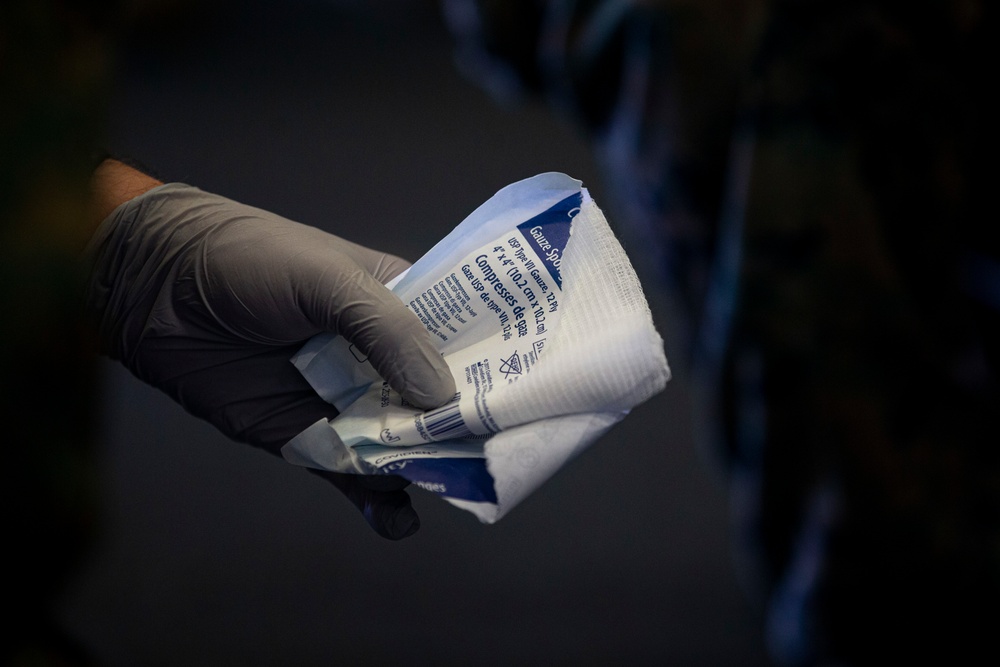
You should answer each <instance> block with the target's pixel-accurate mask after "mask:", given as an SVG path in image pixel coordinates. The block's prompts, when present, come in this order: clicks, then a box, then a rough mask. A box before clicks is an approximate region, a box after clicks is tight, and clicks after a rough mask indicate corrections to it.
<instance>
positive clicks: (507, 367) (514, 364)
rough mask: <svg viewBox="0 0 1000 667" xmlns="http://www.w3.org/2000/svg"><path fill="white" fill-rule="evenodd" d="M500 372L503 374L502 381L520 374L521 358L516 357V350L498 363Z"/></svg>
mask: <svg viewBox="0 0 1000 667" xmlns="http://www.w3.org/2000/svg"><path fill="white" fill-rule="evenodd" d="M500 372H501V373H503V376H504V379H507V378H509V377H510V376H511V375H520V374H521V357H519V356H517V351H516V350H515V351H514V354H512V355H510V356H509V357H508V358H506V359H504V360H503V361H501V362H500Z"/></svg>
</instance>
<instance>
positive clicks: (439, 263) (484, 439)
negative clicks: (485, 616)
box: [282, 173, 670, 523]
mask: <svg viewBox="0 0 1000 667" xmlns="http://www.w3.org/2000/svg"><path fill="white" fill-rule="evenodd" d="M390 287H391V289H392V291H393V292H394V293H395V294H396V295H397V296H398V297H399V298H400V299H402V301H403V303H404V304H406V305H407V307H408V308H409V309H410V310H411V311H412V312H413V313H414V314H415V315H416V316H417V317H418V318H420V320H421V322H423V324H424V326H426V328H427V330H428V331H429V332H430V333H431V335H432V337H433V338H434V340H435V341H436V343H437V345H438V348H439V350H440V352H441V354H442V355H443V356H444V359H445V360H446V361H447V363H448V366H449V368H450V369H451V371H452V374H453V375H454V377H455V383H456V386H457V388H458V393H457V394H456V395H455V397H454V398H453V399H452V400H451V401H450V402H449V403H447V404H445V405H443V406H441V407H439V408H436V409H433V410H428V411H421V410H419V409H417V408H414V407H412V406H410V405H409V404H407V403H406V402H405V401H404V400H403V399H402V398H401V397H400V395H399V394H397V393H396V392H394V391H393V390H392V389H390V388H389V386H388V384H387V383H385V382H384V381H383V380H382V379H381V378H380V377H378V375H377V374H376V372H375V371H374V370H373V368H372V367H371V365H370V364H369V363H368V362H367V361H366V359H365V357H364V356H363V355H362V354H361V353H360V352H359V351H358V350H357V349H355V348H353V347H352V346H351V345H349V344H348V343H347V342H346V341H345V340H344V339H343V338H340V337H337V336H333V335H329V334H323V335H320V336H316V337H315V338H313V339H312V340H310V341H309V342H308V343H307V344H306V345H305V346H304V347H303V348H302V349H301V350H300V351H299V353H298V354H296V355H295V357H294V358H293V359H292V361H293V363H294V364H295V366H296V367H297V368H298V369H299V370H300V371H301V372H302V374H303V376H304V377H305V378H306V380H308V381H309V383H310V384H311V385H312V386H313V388H314V389H315V390H316V391H317V392H318V393H319V395H320V396H322V397H323V399H324V400H326V401H328V402H329V403H332V404H333V405H334V406H335V407H336V408H337V410H339V411H340V414H339V415H338V416H337V417H336V418H335V419H333V420H330V421H329V422H327V421H325V420H324V421H320V422H318V423H316V424H314V425H313V426H312V427H310V428H308V429H306V430H305V431H303V432H302V433H301V434H299V435H298V436H296V437H295V438H294V439H293V440H291V441H290V442H289V443H288V444H287V445H285V446H284V448H283V449H282V454H283V456H284V457H285V459H286V460H287V461H289V462H291V463H294V464H297V465H302V466H309V467H313V468H320V469H324V470H333V471H337V472H345V473H358V474H368V475H372V474H394V475H400V476H402V477H404V478H406V479H408V480H410V481H411V482H413V483H414V484H416V485H418V486H419V487H421V488H424V489H427V490H429V491H432V492H435V493H437V494H438V495H440V496H441V497H443V498H445V499H446V500H447V501H449V502H450V503H452V504H454V505H456V506H458V507H461V508H464V509H466V510H469V511H470V512H472V513H473V514H475V515H476V516H477V517H479V519H480V520H482V521H485V522H490V523H492V522H494V521H496V520H498V519H499V518H500V517H502V516H503V515H504V514H506V513H507V512H508V511H510V510H511V509H512V508H513V507H514V506H516V505H517V504H518V503H519V502H520V501H521V500H523V499H524V498H526V497H527V496H528V495H530V494H531V493H532V492H533V491H534V490H535V489H537V488H538V487H539V486H540V485H541V484H542V483H543V482H545V481H546V480H547V479H548V478H549V477H551V476H552V475H553V474H554V473H555V472H556V471H557V470H559V468H561V467H562V466H563V465H565V464H566V463H567V462H568V461H569V460H570V459H572V458H573V457H574V456H576V455H577V454H579V453H580V452H581V451H583V450H584V449H585V448H586V447H587V446H589V445H590V444H592V443H593V442H594V441H595V440H596V439H597V438H598V437H600V436H601V435H602V434H603V433H605V432H606V431H607V430H608V429H609V428H611V427H612V426H613V425H614V424H616V423H617V422H618V421H620V420H621V419H622V418H624V417H625V415H627V414H628V412H629V410H630V409H631V408H633V407H635V406H636V405H638V404H640V403H642V402H643V401H645V400H647V399H648V398H650V397H651V396H653V395H655V394H656V393H658V392H660V391H662V390H663V388H664V386H665V385H666V382H667V380H668V379H669V377H670V371H669V368H668V366H667V360H666V357H665V355H664V351H663V341H662V339H661V338H660V335H659V334H658V333H657V331H656V329H655V327H654V326H653V321H652V317H651V316H650V312H649V307H648V305H647V303H646V299H645V297H644V296H643V293H642V288H641V286H640V284H639V280H638V278H637V277H636V275H635V271H634V270H633V269H632V265H631V263H630V262H629V260H628V257H627V256H626V255H625V251H624V250H623V249H622V247H621V245H620V244H619V243H618V241H617V239H615V237H614V234H613V233H612V231H611V229H610V228H609V226H608V224H607V221H606V220H605V218H604V215H603V214H602V213H601V210H600V209H599V208H598V207H597V205H596V204H595V203H594V201H593V200H592V199H591V197H590V195H589V193H588V192H587V190H586V188H584V187H582V183H581V182H580V181H577V180H575V179H572V178H570V177H569V176H566V175H564V174H559V173H546V174H540V175H538V176H535V177H533V178H529V179H526V180H523V181H520V182H517V183H514V184H512V185H509V186H507V187H506V188H504V189H503V190H501V191H500V192H498V193H497V194H496V195H494V196H493V197H492V198H491V199H490V200H489V201H487V202H486V203H485V204H483V205H482V206H480V207H479V208H478V209H476V210H475V211H474V212H473V213H472V214H471V215H470V216H469V217H468V218H466V219H465V220H464V221H463V222H462V223H461V224H460V225H459V226H458V227H456V228H455V229H454V230H453V231H452V232H451V233H450V234H449V235H448V236H447V237H445V238H444V239H443V240H442V241H441V242H440V243H438V244H437V245H436V246H434V248H432V249H431V250H430V252H428V253H427V254H426V255H424V256H423V257H422V258H420V259H419V260H418V261H417V262H416V263H415V264H414V265H413V266H412V267H410V269H409V270H408V271H407V272H406V273H405V274H403V275H402V276H400V277H399V278H397V280H396V281H395V282H394V283H390Z"/></svg>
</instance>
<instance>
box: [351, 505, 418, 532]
mask: <svg viewBox="0 0 1000 667" xmlns="http://www.w3.org/2000/svg"><path fill="white" fill-rule="evenodd" d="M364 515H365V520H367V521H368V525H370V526H371V527H372V529H374V530H375V532H376V533H378V534H379V535H381V536H382V537H384V538H386V539H389V540H393V541H396V540H402V539H404V538H407V537H409V536H411V535H413V534H414V533H416V532H417V531H418V530H420V516H419V515H418V514H417V512H416V510H414V509H413V506H412V505H410V504H409V503H404V504H400V505H394V504H390V503H368V505H367V506H366V507H365V511H364Z"/></svg>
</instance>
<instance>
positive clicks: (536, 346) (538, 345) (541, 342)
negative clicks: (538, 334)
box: [531, 338, 545, 359]
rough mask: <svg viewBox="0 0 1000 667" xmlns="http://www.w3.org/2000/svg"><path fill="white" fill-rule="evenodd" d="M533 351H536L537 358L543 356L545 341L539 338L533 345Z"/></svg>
mask: <svg viewBox="0 0 1000 667" xmlns="http://www.w3.org/2000/svg"><path fill="white" fill-rule="evenodd" d="M531 347H532V349H534V350H535V358H536V359H537V358H538V357H539V356H541V354H542V350H543V349H545V339H544V338H539V339H538V340H536V341H535V342H534V343H532V344H531Z"/></svg>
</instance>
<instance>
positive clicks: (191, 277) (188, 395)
mask: <svg viewBox="0 0 1000 667" xmlns="http://www.w3.org/2000/svg"><path fill="white" fill-rule="evenodd" d="M90 258H91V260H92V261H93V263H94V270H93V273H92V278H91V285H90V289H89V293H88V299H89V306H90V308H91V309H92V310H93V311H94V312H95V313H96V314H97V316H98V317H99V325H100V333H101V341H102V346H103V347H104V351H105V352H106V353H107V354H109V356H111V357H113V358H116V359H120V360H121V361H122V362H123V363H124V364H125V366H127V367H128V368H129V369H130V370H131V371H132V372H133V373H134V374H135V375H136V376H137V377H139V378H140V379H141V380H143V381H145V382H147V383H149V384H151V385H153V386H155V387H158V388H159V389H161V390H163V391H164V392H166V393H167V394H168V395H170V396H171V397H172V398H174V399H175V400H176V401H178V402H179V403H180V404H181V405H182V406H184V408H185V409H186V410H187V411H188V412H190V413H192V414H194V415H195V416H198V417H201V418H203V419H206V420H208V421H209V422H211V423H212V424H214V425H215V426H216V427H217V428H219V429H220V430H221V431H222V432H223V433H225V434H226V435H228V436H230V437H232V438H234V439H236V440H239V441H242V442H247V443H250V444H253V445H257V446H260V447H263V448H265V449H267V450H269V451H271V452H273V453H276V454H277V453H278V451H279V449H280V448H281V446H282V445H284V444H285V443H286V442H287V441H288V440H290V439H291V438H293V437H294V436H295V435H297V434H298V433H299V432H300V431H302V430H303V429H305V428H306V427H308V426H310V425H312V424H313V423H315V422H316V421H318V420H320V419H329V418H332V417H334V416H336V414H337V413H336V410H335V409H334V408H333V407H332V406H331V405H329V404H327V403H325V402H324V401H322V400H321V399H320V398H319V397H318V396H317V395H316V393H315V392H314V391H313V390H312V388H311V387H310V386H309V385H308V384H307V383H306V381H305V380H304V379H303V378H302V376H301V375H300V374H299V372H298V370H296V369H295V367H294V366H293V365H292V364H291V362H290V358H291V356H292V355H293V354H294V352H295V351H296V350H297V349H298V348H299V347H300V346H301V344H302V343H303V342H304V341H305V340H307V339H308V338H310V337H312V336H313V335H315V334H317V333H320V332H325V331H329V332H335V333H338V334H340V335H342V336H344V337H345V338H346V339H348V340H349V341H351V342H352V343H353V344H354V345H355V346H356V347H357V348H358V349H360V350H361V351H362V352H365V353H367V355H368V358H369V359H370V360H371V363H372V365H373V366H374V368H375V369H376V370H377V371H378V372H379V373H380V374H381V376H382V377H383V378H385V379H386V380H387V381H388V382H389V384H390V385H391V386H392V387H393V388H394V389H396V390H397V391H398V392H399V393H400V394H402V395H403V396H404V397H405V398H406V400H408V401H409V402H410V403H412V404H414V405H416V406H419V407H424V408H430V407H435V406H437V405H440V404H442V403H444V402H446V401H447V400H448V399H450V398H451V397H452V396H453V395H454V393H455V383H454V380H453V379H452V377H451V374H450V372H449V370H448V367H447V365H446V364H445V362H444V360H443V359H442V358H441V355H440V353H438V351H437V350H436V349H435V347H434V345H433V343H432V341H431V338H430V336H429V335H428V333H427V331H426V330H425V329H424V327H423V325H422V324H421V323H420V321H419V320H418V319H417V318H416V317H415V316H414V315H413V314H412V313H410V312H409V311H408V310H407V309H406V308H405V307H404V306H403V304H402V303H401V302H400V301H399V299H397V298H396V297H395V296H394V295H393V294H392V293H391V292H390V291H389V290H388V289H386V288H385V287H384V286H383V284H382V283H383V282H386V281H388V280H390V279H391V278H392V277H394V276H396V275H397V274H399V273H400V272H402V271H403V270H404V269H405V268H406V267H407V266H408V264H407V263H406V262H405V261H403V260H401V259H399V258H398V257H394V256H392V255H387V254H385V253H382V252H377V251H374V250H371V249H368V248H364V247H362V246H359V245H357V244H354V243H351V242H349V241H345V240H343V239H341V238H338V237H336V236H333V235H330V234H327V233H326V232H323V231H321V230H319V229H316V228H313V227H308V226H305V225H301V224H298V223H295V222H292V221H290V220H286V219H284V218H281V217H279V216H277V215H274V214H273V213H269V212H267V211H264V210H261V209H257V208H253V207H250V206H245V205H243V204H239V203H237V202H234V201H231V200H229V199H226V198H224V197H219V196H217V195H212V194H209V193H206V192H203V191H201V190H199V189H197V188H194V187H191V186H187V185H183V184H178V183H171V184H167V185H162V186H160V187H157V188H155V189H153V190H150V191H149V192H147V193H145V194H143V195H141V196H139V197H136V198H135V199H132V200H131V201H129V202H126V203H125V204H122V205H121V206H119V207H118V208H117V209H115V211H114V212H113V213H112V214H111V215H110V216H109V217H108V218H107V219H105V220H104V222H103V223H102V224H101V227H100V228H99V229H98V231H97V234H96V235H95V237H94V240H93V242H92V244H91V249H90ZM318 474H321V475H322V476H324V477H326V478H328V479H330V480H331V481H333V483H334V484H335V485H336V486H338V488H340V489H341V490H342V491H343V492H344V493H345V494H346V495H347V496H348V497H349V498H350V499H351V500H352V502H354V503H355V504H356V505H357V506H358V507H359V509H361V510H362V512H363V513H364V514H365V517H366V519H368V521H369V523H370V524H371V525H372V526H373V527H374V528H375V529H376V530H377V531H378V532H379V533H380V534H382V535H384V536H386V537H390V538H399V537H404V536H406V535H407V534H410V533H412V532H413V531H414V530H416V527H417V526H418V525H419V521H418V520H417V517H416V514H415V512H414V511H413V509H412V507H411V506H410V504H409V497H408V496H407V495H406V493H405V492H403V491H401V490H400V489H401V488H402V486H403V485H405V483H404V482H403V481H402V480H399V479H398V478H392V480H395V482H396V488H395V489H391V488H390V489H387V487H386V483H387V482H389V483H391V482H392V480H390V479H381V478H379V479H376V478H368V477H359V476H348V475H337V474H332V473H318Z"/></svg>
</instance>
